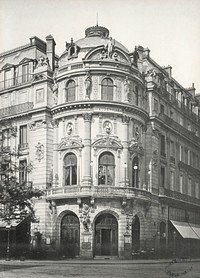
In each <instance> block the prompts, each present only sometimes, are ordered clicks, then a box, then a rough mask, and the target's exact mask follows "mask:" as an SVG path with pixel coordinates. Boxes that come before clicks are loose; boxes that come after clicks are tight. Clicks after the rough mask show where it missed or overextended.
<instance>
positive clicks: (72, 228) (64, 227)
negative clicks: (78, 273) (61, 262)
mask: <svg viewBox="0 0 200 278" xmlns="http://www.w3.org/2000/svg"><path fill="white" fill-rule="evenodd" d="M79 250H80V224H79V219H78V217H77V216H76V215H75V214H74V213H70V214H67V215H65V216H64V217H63V219H62V221H61V241H60V251H61V254H62V255H63V256H67V257H75V256H78V255H79Z"/></svg>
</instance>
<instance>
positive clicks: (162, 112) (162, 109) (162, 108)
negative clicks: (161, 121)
mask: <svg viewBox="0 0 200 278" xmlns="http://www.w3.org/2000/svg"><path fill="white" fill-rule="evenodd" d="M160 113H161V114H165V106H164V105H163V104H161V105H160Z"/></svg>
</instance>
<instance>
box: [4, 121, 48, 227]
mask: <svg viewBox="0 0 200 278" xmlns="http://www.w3.org/2000/svg"><path fill="white" fill-rule="evenodd" d="M4 125H5V126H6V129H4V130H3V131H2V130H1V131H0V219H1V220H2V221H4V222H6V223H7V224H10V223H11V221H13V220H15V221H17V222H20V221H22V220H23V219H25V218H26V217H29V218H30V219H31V220H32V221H36V220H37V219H36V216H35V212H34V204H33V199H34V198H41V197H42V195H43V194H44V192H43V191H42V190H40V189H37V188H34V187H33V186H32V182H28V181H27V180H26V178H23V179H21V180H20V179H19V174H20V173H21V172H22V171H23V173H25V175H26V174H27V173H28V172H30V171H31V167H30V165H20V164H19V161H18V157H19V151H18V149H17V148H16V146H15V147H14V148H13V149H11V147H10V146H9V145H6V146H5V142H6V144H7V143H8V142H9V139H10V138H11V137H13V136H16V134H17V130H16V128H14V127H13V126H12V125H11V124H8V122H6V124H5V123H4Z"/></svg>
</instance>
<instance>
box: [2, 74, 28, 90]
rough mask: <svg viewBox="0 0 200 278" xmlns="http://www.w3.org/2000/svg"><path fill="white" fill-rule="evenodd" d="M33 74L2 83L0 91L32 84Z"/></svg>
mask: <svg viewBox="0 0 200 278" xmlns="http://www.w3.org/2000/svg"><path fill="white" fill-rule="evenodd" d="M31 80H32V74H24V75H21V76H18V77H15V78H10V79H6V80H4V81H1V82H0V91H2V90H6V89H9V88H12V87H15V86H20V85H23V84H26V83H29V82H31Z"/></svg>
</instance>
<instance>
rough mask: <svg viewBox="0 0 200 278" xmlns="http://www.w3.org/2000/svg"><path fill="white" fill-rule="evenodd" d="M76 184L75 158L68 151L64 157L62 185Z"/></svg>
mask: <svg viewBox="0 0 200 278" xmlns="http://www.w3.org/2000/svg"><path fill="white" fill-rule="evenodd" d="M76 184H77V158H76V155H75V154H73V153H69V154H67V155H66V156H65V158H64V185H76Z"/></svg>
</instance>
